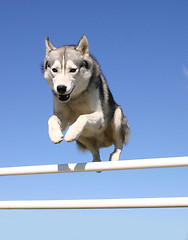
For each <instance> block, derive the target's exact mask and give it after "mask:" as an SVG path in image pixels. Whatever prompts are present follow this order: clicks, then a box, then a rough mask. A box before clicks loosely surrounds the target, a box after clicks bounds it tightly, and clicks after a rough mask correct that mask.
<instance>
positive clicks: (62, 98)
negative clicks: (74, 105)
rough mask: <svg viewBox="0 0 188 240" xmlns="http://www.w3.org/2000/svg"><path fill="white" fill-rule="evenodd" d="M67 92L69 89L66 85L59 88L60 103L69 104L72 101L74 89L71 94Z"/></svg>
mask: <svg viewBox="0 0 188 240" xmlns="http://www.w3.org/2000/svg"><path fill="white" fill-rule="evenodd" d="M66 90H67V87H66V86H64V85H59V86H57V92H58V98H59V101H61V102H68V101H69V100H70V97H71V93H72V91H73V90H74V88H73V89H72V91H71V92H70V93H66Z"/></svg>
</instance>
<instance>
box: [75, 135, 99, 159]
mask: <svg viewBox="0 0 188 240" xmlns="http://www.w3.org/2000/svg"><path fill="white" fill-rule="evenodd" d="M77 142H78V143H79V144H81V146H82V149H83V150H84V149H88V150H89V151H90V152H91V154H92V156H93V160H92V161H93V162H100V161H101V159H100V153H99V149H98V148H97V147H96V146H95V145H96V144H95V142H94V141H92V139H90V138H86V137H83V136H82V137H80V138H79V139H78V140H77Z"/></svg>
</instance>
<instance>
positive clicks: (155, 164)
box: [0, 156, 188, 176]
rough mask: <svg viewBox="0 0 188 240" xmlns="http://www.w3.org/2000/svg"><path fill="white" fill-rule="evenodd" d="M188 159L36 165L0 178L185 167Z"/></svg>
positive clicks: (8, 169) (0, 172)
mask: <svg viewBox="0 0 188 240" xmlns="http://www.w3.org/2000/svg"><path fill="white" fill-rule="evenodd" d="M187 166H188V157H187V156H186V157H170V158H153V159H140V160H120V161H117V162H106V161H105V162H88V163H69V164H54V165H38V166H23V167H6V168H0V176H10V175H28V174H46V173H71V172H91V171H110V170H131V169H144V168H166V167H187Z"/></svg>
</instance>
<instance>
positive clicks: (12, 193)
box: [0, 0, 188, 240]
mask: <svg viewBox="0 0 188 240" xmlns="http://www.w3.org/2000/svg"><path fill="white" fill-rule="evenodd" d="M187 12H188V2H187V1H186V0H173V1H168V0H165V1H162V0H157V1H156V0H153V1H149V0H143V1H139V0H131V1H127V0H124V1H120V0H116V1H110V2H108V1H104V0H100V1H97V0H96V1H86V0H81V1H75V0H74V1H73V0H69V1H63V0H62V1H58V0H54V1H48V0H45V1H43V0H39V1H34V0H33V1H31V0H28V1H21V0H20V1H18V0H17V1H13V0H6V1H4V0H0V29H1V37H0V46H1V47H0V49H1V58H0V63H1V65H0V66H1V85H0V86H1V94H0V109H1V118H0V131H1V138H0V145H1V150H0V167H8V166H24V165H28V166H30V165H40V164H56V163H72V162H87V161H91V159H92V158H91V155H90V153H82V152H80V151H79V150H77V147H76V144H75V143H66V142H62V143H61V144H59V145H53V144H52V143H51V142H50V140H49V137H48V129H47V121H48V118H49V117H50V115H51V114H52V112H53V109H52V94H51V91H50V88H49V86H48V85H47V83H46V81H45V79H44V78H43V76H42V72H41V69H40V65H41V63H42V61H43V59H44V57H45V45H44V39H45V37H46V36H47V35H48V36H49V37H50V40H51V41H52V43H53V44H54V45H55V46H57V47H58V46H61V45H64V44H77V43H78V41H79V39H80V38H81V36H82V34H86V36H87V38H88V40H89V46H90V52H91V53H92V54H93V55H94V56H95V57H96V58H97V60H98V61H99V63H100V65H101V69H102V71H103V73H104V75H105V76H106V78H107V81H108V84H109V86H110V89H111V91H112V93H113V95H114V98H115V100H116V101H117V103H118V104H120V105H121V106H122V109H123V111H124V113H125V114H126V116H127V117H128V120H129V124H130V128H131V138H130V142H129V144H128V146H127V147H126V148H125V149H124V150H123V152H122V155H121V159H123V160H126V159H142V158H157V157H176V156H187V155H188V127H187V123H188V110H187V105H188V27H187V23H188V14H187ZM111 151H112V148H108V149H102V151H101V156H102V159H103V160H104V161H106V160H107V159H108V157H109V154H110V152H111ZM187 181H188V174H187V168H174V169H153V170H133V171H114V172H103V173H101V174H97V173H75V174H59V175H57V174H56V175H38V176H16V177H15V176H12V177H1V179H0V200H30V199H31V200H32V199H36V200H37V199H92V198H136V197H176V196H177V197H183V196H188V188H187ZM0 238H1V239H3V240H9V239H11V240H12V239H24V240H25V239H27V240H30V239H45V240H48V239H70V240H83V239H90V240H94V239H109V240H111V239H114V238H116V239H129V240H132V239H133V240H134V239H145V240H150V239H152V240H158V239H161V240H163V239H165V240H166V239H170V240H180V239H182V240H187V239H188V209H185V208H182V209H132V210H66V211H64V210H59V211H57V210H50V211H47V210H44V211H40V210H39V211H37V210H35V211H27V210H25V211H1V212H0Z"/></svg>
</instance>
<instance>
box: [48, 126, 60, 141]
mask: <svg viewBox="0 0 188 240" xmlns="http://www.w3.org/2000/svg"><path fill="white" fill-rule="evenodd" d="M49 137H50V139H51V141H52V142H53V143H54V144H57V143H60V142H61V141H62V140H63V134H62V132H61V130H59V129H51V130H50V129H49Z"/></svg>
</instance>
